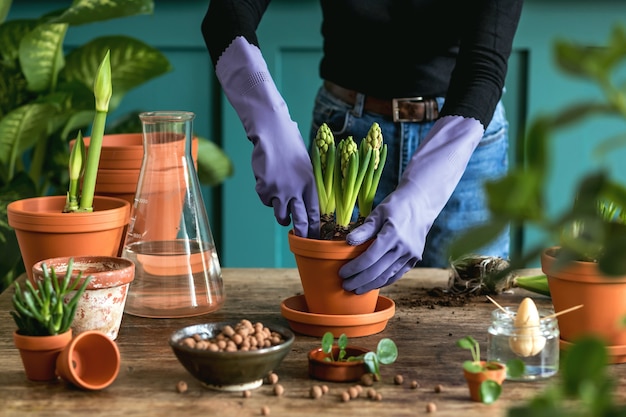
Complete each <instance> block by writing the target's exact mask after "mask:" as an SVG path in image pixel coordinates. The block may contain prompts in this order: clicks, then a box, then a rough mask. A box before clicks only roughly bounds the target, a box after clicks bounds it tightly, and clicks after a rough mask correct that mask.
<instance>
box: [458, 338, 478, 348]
mask: <svg viewBox="0 0 626 417" xmlns="http://www.w3.org/2000/svg"><path fill="white" fill-rule="evenodd" d="M477 343H478V342H477V341H476V339H474V338H473V337H472V336H465V337H463V338H461V339H459V340H457V341H456V345H457V346H458V347H460V348H462V349H468V350H472V349H474V346H476V344H477Z"/></svg>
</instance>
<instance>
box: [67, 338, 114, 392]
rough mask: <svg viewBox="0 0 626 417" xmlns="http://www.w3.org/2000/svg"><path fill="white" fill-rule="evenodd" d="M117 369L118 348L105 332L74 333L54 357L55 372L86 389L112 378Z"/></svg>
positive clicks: (103, 386) (95, 388)
mask: <svg viewBox="0 0 626 417" xmlns="http://www.w3.org/2000/svg"><path fill="white" fill-rule="evenodd" d="M119 371H120V351H119V349H118V348H117V344H115V342H114V341H113V340H111V338H109V337H108V336H107V335H105V334H104V333H102V332H98V331H88V332H84V333H81V334H79V335H78V336H76V337H75V338H74V339H72V341H71V342H70V343H68V344H67V346H66V347H65V349H63V350H62V351H61V353H60V354H59V356H58V357H57V360H56V373H57V374H58V375H59V376H60V377H61V378H63V379H64V380H65V381H67V382H69V383H71V384H74V385H76V386H77V387H79V388H82V389H86V390H100V389H104V388H106V387H108V386H109V385H111V383H113V381H115V378H117V375H118V373H119Z"/></svg>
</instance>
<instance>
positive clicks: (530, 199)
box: [451, 26, 626, 362]
mask: <svg viewBox="0 0 626 417" xmlns="http://www.w3.org/2000/svg"><path fill="white" fill-rule="evenodd" d="M555 57H556V63H557V65H558V68H559V69H560V70H561V71H562V72H564V73H566V74H568V75H570V76H573V77H577V78H580V79H582V80H584V81H587V82H589V83H591V84H592V85H594V86H596V87H598V90H599V92H600V93H601V99H589V100H584V101H581V102H575V103H571V104H570V105H568V106H567V107H566V108H564V109H562V110H560V111H555V112H554V113H552V114H544V115H541V116H538V117H537V118H536V119H534V120H533V121H532V123H531V124H530V125H529V127H528V129H527V132H526V135H525V140H524V146H525V149H524V155H525V162H524V164H520V165H519V166H516V167H514V168H513V169H512V170H511V171H510V172H509V173H508V175H507V176H506V177H504V178H502V179H501V180H498V181H495V182H491V183H488V184H486V190H487V193H488V199H489V206H490V210H491V214H492V220H491V221H490V222H489V223H487V224H485V225H483V226H481V227H479V228H476V229H473V230H471V231H469V232H468V233H467V234H466V235H464V236H462V237H460V239H459V240H458V241H457V242H456V243H455V245H453V247H452V248H451V251H452V257H453V258H454V257H457V256H460V255H461V254H463V253H468V252H471V248H475V247H480V246H482V245H483V244H484V243H485V242H489V241H491V240H492V239H493V238H494V237H495V236H497V234H498V233H499V232H500V231H501V230H502V229H503V228H504V227H506V226H507V225H508V224H512V225H521V224H525V225H527V226H531V227H532V228H536V229H538V230H540V231H542V233H543V234H544V236H546V237H547V239H544V240H543V241H541V242H539V243H538V244H536V245H534V246H533V247H532V248H530V249H529V250H528V251H526V252H525V253H522V254H520V255H519V256H514V257H512V259H511V269H516V268H520V267H524V266H526V265H527V264H528V263H529V262H531V261H533V260H535V259H537V258H538V257H541V261H542V269H543V271H544V273H546V275H547V276H548V284H549V288H550V295H551V297H552V301H553V304H554V306H555V310H556V311H557V312H558V311H560V310H564V309H566V308H568V307H572V306H575V305H579V304H583V305H584V307H583V308H581V309H579V310H577V311H575V312H572V313H571V314H566V315H563V316H560V317H559V318H558V322H559V328H560V330H561V339H562V344H563V346H569V345H570V344H571V343H572V342H573V341H574V340H575V339H577V338H579V337H581V336H583V335H585V334H589V333H593V334H595V335H597V336H599V337H602V338H603V340H605V343H607V345H608V349H609V352H610V356H611V358H612V361H613V362H623V361H626V351H624V349H623V347H624V346H625V345H626V329H624V328H623V327H620V326H619V324H618V323H620V321H621V318H622V317H624V316H626V304H625V303H624V299H626V262H624V256H623V248H624V243H625V242H626V227H625V226H624V223H623V213H624V209H625V208H626V187H625V186H624V184H623V183H622V182H620V181H619V179H617V178H615V176H614V175H612V174H613V173H612V172H611V171H610V169H609V167H608V166H607V165H606V163H605V164H604V165H602V166H600V168H598V169H596V170H593V171H591V172H590V173H588V174H586V175H584V176H583V177H582V178H580V180H579V182H578V184H577V187H576V189H575V198H573V199H572V201H571V204H569V205H568V206H566V207H565V209H563V210H561V212H559V213H557V214H556V215H555V214H552V213H553V212H554V210H551V207H548V206H547V205H546V203H545V199H544V196H545V195H546V193H547V182H548V178H549V175H550V168H551V166H550V163H551V155H550V153H549V151H550V140H551V139H552V138H553V137H554V136H555V135H556V134H557V133H559V132H560V131H561V130H563V129H566V128H568V127H570V126H572V125H573V124H575V123H580V122H583V121H587V120H589V119H591V118H599V119H600V120H604V119H603V118H611V119H615V120H616V121H618V122H620V123H624V122H625V121H626V90H624V78H623V71H621V69H623V65H624V63H625V62H626V29H625V28H624V27H622V26H616V27H615V28H614V29H613V31H612V33H611V35H610V38H609V39H608V42H607V44H606V45H604V46H602V47H597V46H587V45H581V44H578V43H575V42H571V41H567V40H559V41H557V42H556V44H555ZM625 138H626V135H625V134H623V133H622V134H620V135H615V136H614V137H611V138H608V139H606V140H604V141H603V142H602V143H601V144H600V146H599V148H598V149H597V154H598V155H600V156H604V157H605V158H606V157H608V156H609V154H610V153H611V152H612V151H614V150H615V149H617V148H619V147H623V145H624V143H626V141H625ZM553 245H556V246H553ZM570 272H575V274H576V275H578V277H579V278H574V275H571V274H570ZM570 284H571V286H573V287H574V288H575V289H574V291H573V292H571V293H570V292H566V291H569V290H568V289H567V288H569V287H570ZM587 284H589V285H587ZM595 290H598V291H599V292H598V293H595V292H592V291H595ZM611 297H615V298H614V299H613V298H611ZM612 300H615V302H613V301H612ZM596 313H598V314H603V315H602V316H597V317H596V316H595V314H596Z"/></svg>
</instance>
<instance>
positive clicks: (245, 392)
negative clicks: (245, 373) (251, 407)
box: [241, 390, 252, 398]
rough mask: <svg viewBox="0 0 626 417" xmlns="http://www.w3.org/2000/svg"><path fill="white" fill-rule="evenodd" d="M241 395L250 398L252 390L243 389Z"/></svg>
mask: <svg viewBox="0 0 626 417" xmlns="http://www.w3.org/2000/svg"><path fill="white" fill-rule="evenodd" d="M241 395H242V396H243V398H250V397H251V396H252V392H251V391H250V390H245V391H244V392H242V393H241Z"/></svg>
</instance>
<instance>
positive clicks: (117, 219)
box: [7, 196, 130, 279]
mask: <svg viewBox="0 0 626 417" xmlns="http://www.w3.org/2000/svg"><path fill="white" fill-rule="evenodd" d="M93 205H94V211H93V212H91V213H63V212H62V211H63V207H64V206H65V196H48V197H35V198H28V199H24V200H17V201H14V202H12V203H10V204H9V205H8V206H7V215H8V219H9V226H11V227H12V228H14V229H15V234H16V236H17V242H18V244H19V247H20V252H21V254H22V259H23V261H24V267H25V268H26V271H27V273H28V277H29V278H30V279H32V278H33V272H32V267H33V265H34V264H35V263H36V262H38V261H41V260H43V259H49V258H57V257H62V256H82V255H88V256H93V255H102V256H119V255H120V254H121V249H122V244H123V240H124V237H125V231H126V226H127V225H128V222H129V220H130V204H129V203H128V201H124V200H121V199H118V198H112V197H102V196H96V197H95V198H94V203H93Z"/></svg>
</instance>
